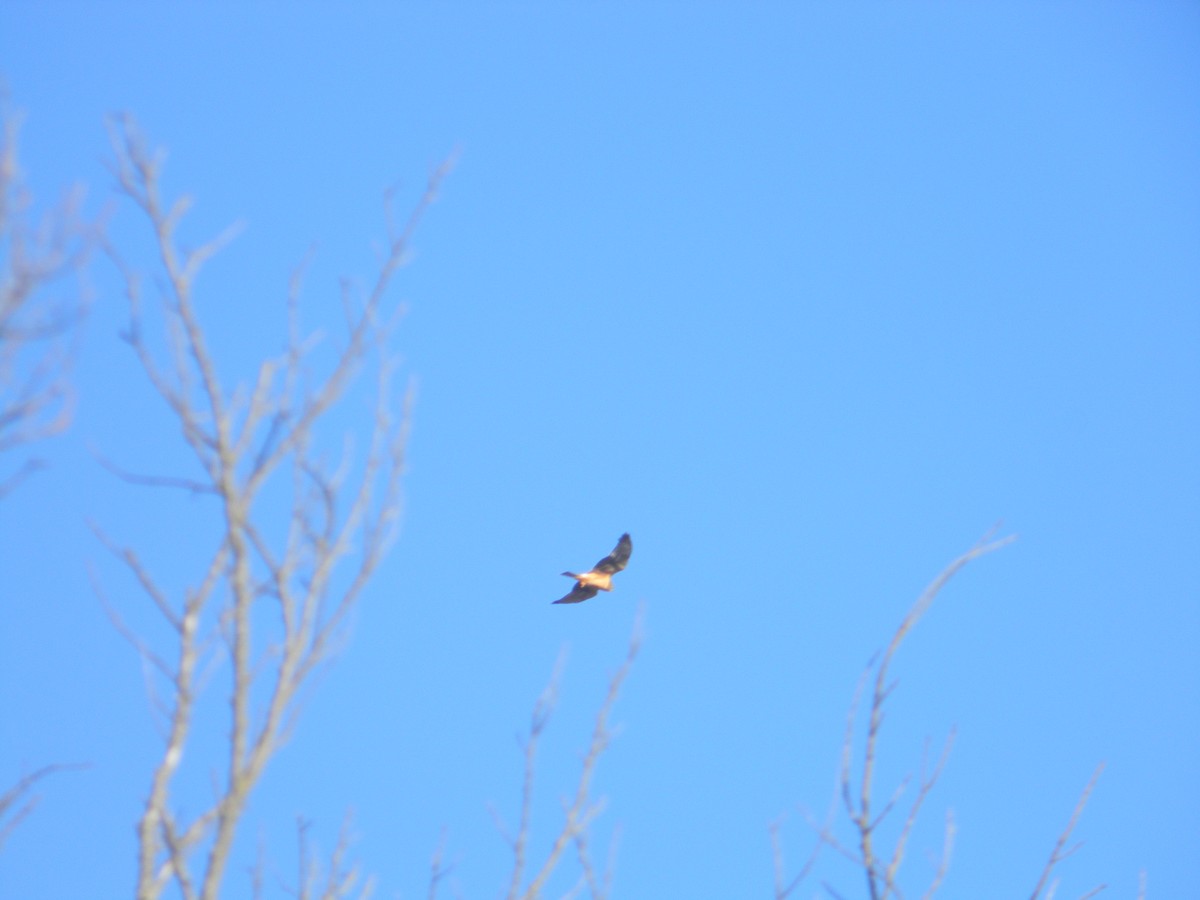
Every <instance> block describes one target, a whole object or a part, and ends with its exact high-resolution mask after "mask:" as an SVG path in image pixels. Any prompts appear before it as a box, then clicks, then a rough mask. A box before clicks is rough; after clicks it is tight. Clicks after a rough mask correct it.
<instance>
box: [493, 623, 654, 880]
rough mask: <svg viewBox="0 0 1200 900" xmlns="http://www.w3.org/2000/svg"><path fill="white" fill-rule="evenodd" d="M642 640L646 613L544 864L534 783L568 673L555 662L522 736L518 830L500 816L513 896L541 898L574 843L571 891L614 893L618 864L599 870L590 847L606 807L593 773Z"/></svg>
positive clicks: (637, 626)
mask: <svg viewBox="0 0 1200 900" xmlns="http://www.w3.org/2000/svg"><path fill="white" fill-rule="evenodd" d="M641 646H642V628H641V613H640V612H639V614H638V618H637V620H636V622H635V624H634V628H633V634H632V635H631V636H630V639H629V648H628V650H627V651H626V654H625V659H624V661H623V662H622V663H621V666H620V667H619V668H618V669H617V671H616V673H615V674H614V675H613V676H612V678H611V680H610V681H609V684H608V691H607V692H606V693H605V696H604V701H603V703H602V704H601V706H600V711H599V712H598V713H597V715H596V721H595V725H594V726H593V729H592V738H591V741H590V742H589V743H588V748H587V752H586V753H585V754H584V757H583V762H582V763H581V765H580V770H579V779H578V781H577V782H576V784H575V791H574V796H573V797H571V798H570V799H564V800H563V804H562V805H563V823H562V826H561V827H560V828H559V830H558V832H557V834H556V835H555V837H554V840H553V841H552V842H551V845H550V850H549V851H548V852H547V853H546V856H545V858H544V859H543V860H542V861H541V863H540V864H537V865H530V860H529V838H530V833H531V828H532V824H533V821H532V820H533V787H534V775H535V769H536V762H537V750H538V741H539V740H540V738H541V736H542V734H543V733H544V732H545V730H546V726H547V725H548V724H549V722H550V716H551V714H552V713H553V711H554V707H555V704H556V703H557V699H558V682H559V678H560V676H561V673H562V661H561V658H560V661H559V664H558V665H557V666H556V667H555V670H554V674H553V675H552V676H551V679H550V683H549V685H548V686H547V687H546V690H545V691H543V692H542V696H541V697H540V698H539V699H538V701H537V703H536V704H535V705H534V709H533V715H532V717H531V719H530V723H529V731H528V733H527V734H526V736H525V737H524V739H523V740H522V751H523V756H524V769H525V771H524V778H523V780H522V787H521V811H520V817H519V819H518V824H517V827H516V829H515V830H513V829H509V828H506V827H505V826H504V824H503V823H502V822H501V821H500V818H499V816H495V818H496V823H497V827H498V828H499V829H500V831H501V833H502V834H503V835H504V838H505V840H506V841H507V842H508V844H509V846H510V847H512V851H513V868H512V873H511V875H510V877H509V885H508V894H507V897H508V900H537V898H538V897H540V896H541V895H542V891H543V890H545V889H546V883H547V881H548V880H549V879H550V876H551V875H552V874H553V873H554V871H555V870H556V869H557V868H558V866H559V864H560V863H561V862H562V859H563V855H564V854H565V853H566V852H567V850H568V849H570V848H571V847H574V848H575V854H576V856H577V858H578V860H579V868H580V872H581V875H580V879H579V883H578V884H577V885H576V886H575V888H574V889H573V890H572V891H571V893H570V895H569V896H572V897H573V896H576V895H577V894H578V893H579V892H580V891H582V890H583V889H584V888H586V889H587V891H588V895H589V896H590V897H591V898H592V900H606V898H607V897H608V896H609V893H610V889H611V880H612V866H611V859H610V865H609V866H608V867H607V868H606V870H605V871H604V873H603V874H601V873H599V872H598V871H597V870H596V866H595V864H594V863H593V861H592V857H591V852H590V833H591V826H592V823H593V822H594V821H595V819H596V817H597V816H598V815H599V814H600V813H601V812H602V811H603V809H604V803H603V801H602V800H594V799H593V798H592V794H591V785H592V779H593V777H594V776H595V773H596V766H597V764H598V763H599V761H600V757H601V755H603V753H604V751H605V750H607V749H608V747H609V744H610V743H611V741H612V737H613V735H612V729H611V727H610V725H609V720H610V717H611V715H612V710H613V706H614V705H615V704H616V702H617V697H618V696H619V695H620V692H621V686H622V685H623V684H624V683H625V679H626V678H627V677H628V676H629V672H630V670H631V669H632V668H633V664H634V662H635V660H636V659H637V655H638V652H639V651H640V650H641ZM530 870H533V872H534V874H533V877H532V878H530V879H529V880H528V882H526V873H527V872H528V871H530Z"/></svg>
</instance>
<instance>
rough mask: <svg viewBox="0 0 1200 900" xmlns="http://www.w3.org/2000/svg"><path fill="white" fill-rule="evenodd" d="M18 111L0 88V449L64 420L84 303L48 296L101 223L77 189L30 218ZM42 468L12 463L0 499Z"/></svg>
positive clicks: (81, 263)
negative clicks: (87, 211) (90, 217)
mask: <svg viewBox="0 0 1200 900" xmlns="http://www.w3.org/2000/svg"><path fill="white" fill-rule="evenodd" d="M20 125H21V117H20V115H19V114H18V113H16V112H13V111H12V110H10V109H9V107H8V103H7V96H6V95H5V93H4V92H3V89H2V88H0V453H3V452H7V451H11V450H14V449H17V448H22V447H25V446H27V445H29V444H32V443H35V442H37V441H40V440H42V439H43V438H47V437H49V436H51V435H54V434H57V433H59V432H61V431H62V430H63V429H65V428H66V427H67V425H68V423H69V422H70V419H71V412H72V409H71V407H72V400H73V392H72V390H71V386H70V383H69V380H68V376H69V371H70V367H71V362H72V359H73V357H74V348H73V346H72V345H73V342H74V338H75V337H76V335H77V332H78V329H77V328H76V327H75V326H76V325H77V324H78V322H79V321H80V320H81V319H82V317H83V314H84V311H85V308H86V302H85V299H84V297H83V293H82V290H81V289H78V288H77V289H74V290H70V291H66V292H65V293H64V295H63V296H58V297H55V296H53V295H52V293H51V292H52V291H53V290H54V286H55V284H56V283H57V282H59V281H61V280H62V279H63V278H64V277H66V276H67V275H70V274H82V273H83V270H84V268H85V266H86V264H87V258H88V256H89V254H90V252H91V250H92V248H93V246H94V245H95V243H96V240H97V238H98V235H99V232H100V230H101V229H102V223H101V222H100V220H96V221H94V222H86V221H84V219H83V217H82V215H81V212H80V209H81V206H82V199H83V194H82V191H80V190H76V191H75V192H74V193H73V194H72V195H70V196H68V197H67V198H66V199H65V200H63V201H62V203H60V204H59V205H58V206H57V207H56V208H55V209H53V210H51V211H49V212H48V213H46V214H45V215H43V216H42V217H41V219H40V221H35V220H34V218H33V216H32V214H31V208H32V206H33V203H32V199H31V197H30V195H29V192H28V190H27V189H26V187H25V183H24V179H23V177H22V173H21V167H20V163H19V160H18V146H19V137H20ZM41 467H42V463H41V461H40V460H37V459H26V460H24V461H22V462H20V463H18V464H17V467H16V471H15V472H13V473H11V474H9V475H7V476H4V477H3V478H0V499H2V498H3V497H4V496H5V495H6V494H8V493H9V492H10V491H12V490H13V489H15V488H16V487H17V485H19V484H20V483H21V482H22V481H24V480H25V479H26V478H27V477H29V476H30V475H31V474H33V473H34V472H35V471H37V470H38V469H39V468H41Z"/></svg>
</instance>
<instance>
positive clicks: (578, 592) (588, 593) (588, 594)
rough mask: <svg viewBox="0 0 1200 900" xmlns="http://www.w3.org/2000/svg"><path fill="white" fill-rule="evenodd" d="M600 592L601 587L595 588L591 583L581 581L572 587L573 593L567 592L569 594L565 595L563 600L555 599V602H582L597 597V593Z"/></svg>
mask: <svg viewBox="0 0 1200 900" xmlns="http://www.w3.org/2000/svg"><path fill="white" fill-rule="evenodd" d="M599 592H600V589H599V588H594V587H592V586H591V585H590V584H582V583H579V584H576V585H575V587H573V588H571V593H569V594H567V596H565V597H563V598H562V599H561V600H555V601H554V602H555V603H582V602H583V601H584V600H588V599H590V598H592V597H595V596H596V594H598V593H599Z"/></svg>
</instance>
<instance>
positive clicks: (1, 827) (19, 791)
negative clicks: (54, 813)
mask: <svg viewBox="0 0 1200 900" xmlns="http://www.w3.org/2000/svg"><path fill="white" fill-rule="evenodd" d="M86 768H89V766H88V764H87V763H52V764H50V765H48V766H42V767H41V768H40V769H35V770H34V771H32V772H30V773H29V774H28V775H22V776H21V777H20V778H18V779H17V781H16V783H15V784H14V785H13V786H12V787H10V788H9V789H8V790H6V791H5V792H4V793H3V794H0V848H3V847H4V844H5V843H6V842H7V841H8V839H9V837H10V836H11V835H12V833H13V832H14V831H15V830H16V828H17V826H18V825H20V824H21V823H22V822H23V821H24V820H25V819H26V818H28V816H29V815H30V814H31V813H32V812H33V811H34V809H35V808H36V807H37V804H38V799H39V798H38V797H37V796H36V795H35V794H33V789H34V787H35V786H36V785H37V784H38V782H40V781H41V780H42V779H43V778H48V777H49V776H51V775H53V774H55V773H56V772H69V771H71V770H72V769H86ZM6 819H7V821H6Z"/></svg>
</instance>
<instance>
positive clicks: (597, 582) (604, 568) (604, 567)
mask: <svg viewBox="0 0 1200 900" xmlns="http://www.w3.org/2000/svg"><path fill="white" fill-rule="evenodd" d="M631 553H633V541H631V540H630V539H629V535H628V534H623V535H621V539H620V540H619V541H617V546H616V547H614V548H613V552H612V553H610V554H608V556H606V557H604V559H602V560H600V562H598V563H596V565H595V566H594V567H593V568H592V570H591V571H590V572H582V573H580V574H579V575H576V574H575V573H574V572H563V574H564V575H566V576H567V577H568V578H574V579H575V587H573V588H571V593H569V594H567V596H565V597H563V598H562V599H561V600H555V601H554V602H555V603H582V602H583V601H584V600H589V599H591V598H592V597H595V596H596V594H597V592H599V591H611V590H612V577H613V576H614V575H616V574H617V573H618V572H620V571H621V570H622V569H623V568H625V564H626V563H628V562H629V555H630V554H631Z"/></svg>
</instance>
